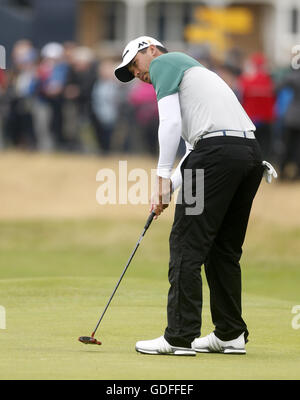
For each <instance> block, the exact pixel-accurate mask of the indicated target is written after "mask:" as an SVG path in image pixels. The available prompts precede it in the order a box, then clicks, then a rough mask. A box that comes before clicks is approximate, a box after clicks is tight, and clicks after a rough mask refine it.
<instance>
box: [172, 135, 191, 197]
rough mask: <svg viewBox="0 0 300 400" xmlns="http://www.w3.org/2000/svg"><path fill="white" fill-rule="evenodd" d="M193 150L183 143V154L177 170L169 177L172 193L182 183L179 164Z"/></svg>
mask: <svg viewBox="0 0 300 400" xmlns="http://www.w3.org/2000/svg"><path fill="white" fill-rule="evenodd" d="M192 150H193V147H192V146H191V145H190V144H189V143H188V142H185V154H184V156H183V157H182V159H181V160H180V162H179V164H178V165H177V168H176V169H175V171H174V172H173V174H172V176H171V181H172V191H173V192H174V191H175V190H176V189H177V188H178V187H179V186H180V185H181V183H182V176H181V170H180V167H181V164H182V163H183V161H184V160H185V158H186V157H187V156H188V155H189V154H190V152H191V151H192Z"/></svg>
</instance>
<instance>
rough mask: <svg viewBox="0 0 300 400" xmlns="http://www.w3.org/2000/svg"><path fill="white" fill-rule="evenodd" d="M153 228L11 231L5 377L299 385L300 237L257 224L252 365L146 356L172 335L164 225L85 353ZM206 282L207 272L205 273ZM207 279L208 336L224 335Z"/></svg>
mask: <svg viewBox="0 0 300 400" xmlns="http://www.w3.org/2000/svg"><path fill="white" fill-rule="evenodd" d="M143 223H144V221H142V220H140V219H136V220H132V219H130V220H129V219H128V220H125V219H123V220H121V221H120V222H117V221H116V220H110V219H107V220H78V221H75V220H52V221H46V220H45V221H23V222H21V221H16V222H1V223H0V305H3V306H4V307H5V308H6V324H7V329H5V330H0V354H1V363H0V379H101V380H104V379H105V380H109V379H137V380H139V379H157V380H158V379H162V380H164V379H196V380H201V379H274V380H275V379H299V378H300V369H299V365H300V330H295V329H293V328H292V326H291V322H292V318H293V317H294V315H293V314H292V313H291V310H292V307H293V306H294V305H296V304H300V291H299V282H300V268H299V258H300V249H299V245H298V244H299V238H300V229H295V228H293V229H288V228H282V227H280V226H276V225H272V226H271V225H265V224H264V223H263V222H262V221H252V222H251V223H250V226H249V230H248V234H247V240H246V245H245V247H244V255H243V258H242V269H243V315H244V318H245V320H246V322H247V324H248V328H249V331H250V337H249V339H250V341H249V343H248V344H247V355H246V356H230V355H221V354H198V355H197V356H196V357H191V358H190V357H183V358H180V357H171V356H157V357H155V356H145V355H141V354H137V353H136V352H135V350H134V345H135V342H136V341H137V340H140V339H152V338H154V337H157V336H160V335H161V334H162V333H163V330H164V328H165V326H166V300H167V291H168V281H167V274H168V233H169V230H170V226H171V222H170V221H169V220H167V219H166V218H161V219H160V220H158V221H155V222H154V223H153V225H152V226H151V228H150V229H149V231H148V232H147V235H146V237H145V239H144V240H143V242H142V244H141V247H140V249H139V250H138V252H137V254H136V256H135V258H134V260H133V262H132V264H131V266H130V268H129V270H128V271H127V274H126V276H125V278H124V280H123V281H122V284H121V286H120V288H119V290H118V292H117V294H116V296H115V298H114V299H113V302H112V304H111V306H110V308H109V310H108V312H107V314H106V315H105V317H104V319H103V322H102V324H101V326H100V328H99V332H98V335H97V338H99V339H100V340H101V341H102V342H103V345H102V346H85V345H83V344H81V343H79V342H78V341H77V338H78V336H81V335H90V334H91V332H92V330H93V328H94V326H95V325H96V323H97V320H98V318H99V317H100V315H101V313H102V311H103V308H104V306H105V304H106V302H107V300H108V298H109V296H110V294H111V292H112V290H113V288H114V286H115V284H116V282H117V280H118V279H119V276H120V274H121V272H122V270H123V268H124V266H125V264H126V261H127V259H128V256H129V254H130V253H131V251H132V249H133V247H134V245H135V242H136V240H137V239H138V236H139V234H140V232H141V229H142V227H143ZM203 276H204V274H203ZM203 281H204V308H203V329H202V334H207V333H209V332H210V331H211V329H212V323H211V320H210V312H209V306H208V304H209V293H208V289H207V285H206V282H205V279H203Z"/></svg>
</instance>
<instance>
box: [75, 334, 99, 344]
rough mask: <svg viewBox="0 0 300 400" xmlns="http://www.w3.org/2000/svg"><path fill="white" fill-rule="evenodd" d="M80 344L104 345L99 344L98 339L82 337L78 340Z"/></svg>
mask: <svg viewBox="0 0 300 400" xmlns="http://www.w3.org/2000/svg"><path fill="white" fill-rule="evenodd" d="M78 340H79V342H81V343H84V344H98V345H99V346H100V345H101V344H102V343H101V342H99V341H98V340H97V339H95V338H94V337H92V336H80V337H79V338H78Z"/></svg>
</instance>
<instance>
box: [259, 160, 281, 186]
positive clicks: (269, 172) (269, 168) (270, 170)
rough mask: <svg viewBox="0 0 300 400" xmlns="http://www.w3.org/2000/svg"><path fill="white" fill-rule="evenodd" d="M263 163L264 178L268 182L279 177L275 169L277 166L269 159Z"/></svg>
mask: <svg viewBox="0 0 300 400" xmlns="http://www.w3.org/2000/svg"><path fill="white" fill-rule="evenodd" d="M262 165H263V166H264V169H265V170H264V178H265V180H266V182H267V183H271V182H272V178H274V179H276V178H277V177H278V175H277V172H276V171H275V168H274V167H273V165H272V164H270V163H269V162H268V161H263V162H262Z"/></svg>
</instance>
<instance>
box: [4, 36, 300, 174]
mask: <svg viewBox="0 0 300 400" xmlns="http://www.w3.org/2000/svg"><path fill="white" fill-rule="evenodd" d="M190 54H191V55H192V56H193V57H195V58H197V59H198V60H199V61H200V62H201V63H202V64H203V65H205V66H207V67H209V68H211V69H212V70H214V71H215V72H217V73H218V74H219V75H220V76H221V77H222V78H223V79H224V80H225V81H226V82H227V83H228V84H229V86H230V87H231V88H232V90H233V91H234V92H235V93H236V95H237V96H238V98H239V100H240V102H241V103H242V105H243V107H244V108H245V110H246V112H247V113H248V115H249V117H250V118H251V119H252V121H253V122H254V124H255V125H256V128H257V130H256V137H257V139H258V140H259V142H260V144H261V147H262V151H263V156H264V158H265V159H267V160H269V161H271V162H273V163H275V165H276V166H277V168H278V170H279V173H280V177H281V178H282V179H300V70H292V69H291V68H289V67H287V68H285V69H280V70H279V69H278V70H277V71H270V70H269V69H268V62H267V60H266V58H265V57H264V55H263V54H258V53H257V54H253V55H252V56H251V57H249V58H248V59H247V60H246V62H244V60H243V59H242V56H241V53H240V52H239V51H237V50H233V51H231V52H229V53H228V54H227V56H226V58H225V61H222V62H217V61H216V60H213V58H212V57H211V56H210V54H209V52H208V51H207V50H205V48H204V50H203V48H198V49H196V50H193V51H191V52H190ZM118 62H119V60H118V59H114V58H113V57H104V56H100V57H99V55H98V54H96V53H95V52H94V51H93V50H92V49H90V48H88V47H83V46H79V45H77V44H75V43H73V42H68V43H63V44H60V43H54V42H53V43H48V44H47V45H45V46H44V47H43V48H42V49H41V50H39V51H38V50H37V49H35V48H34V47H33V45H32V43H31V42H30V41H28V40H20V41H18V42H17V43H15V46H14V48H13V51H12V55H11V66H10V67H9V69H8V70H5V71H3V70H0V148H3V149H5V148H21V149H27V150H37V151H64V152H65V151H68V152H83V153H99V154H101V155H106V154H111V153H113V152H117V153H123V152H126V153H137V154H141V153H142V154H144V153H148V154H150V155H157V153H158V144H157V128H158V110H157V104H156V96H155V92H154V89H153V87H152V86H151V85H148V84H146V83H142V82H139V81H137V80H134V81H133V82H132V83H131V84H128V85H122V84H120V83H119V82H118V81H117V80H116V79H115V77H114V68H115V66H116V65H117V63H118ZM180 151H182V152H183V146H182V144H181V148H180Z"/></svg>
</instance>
